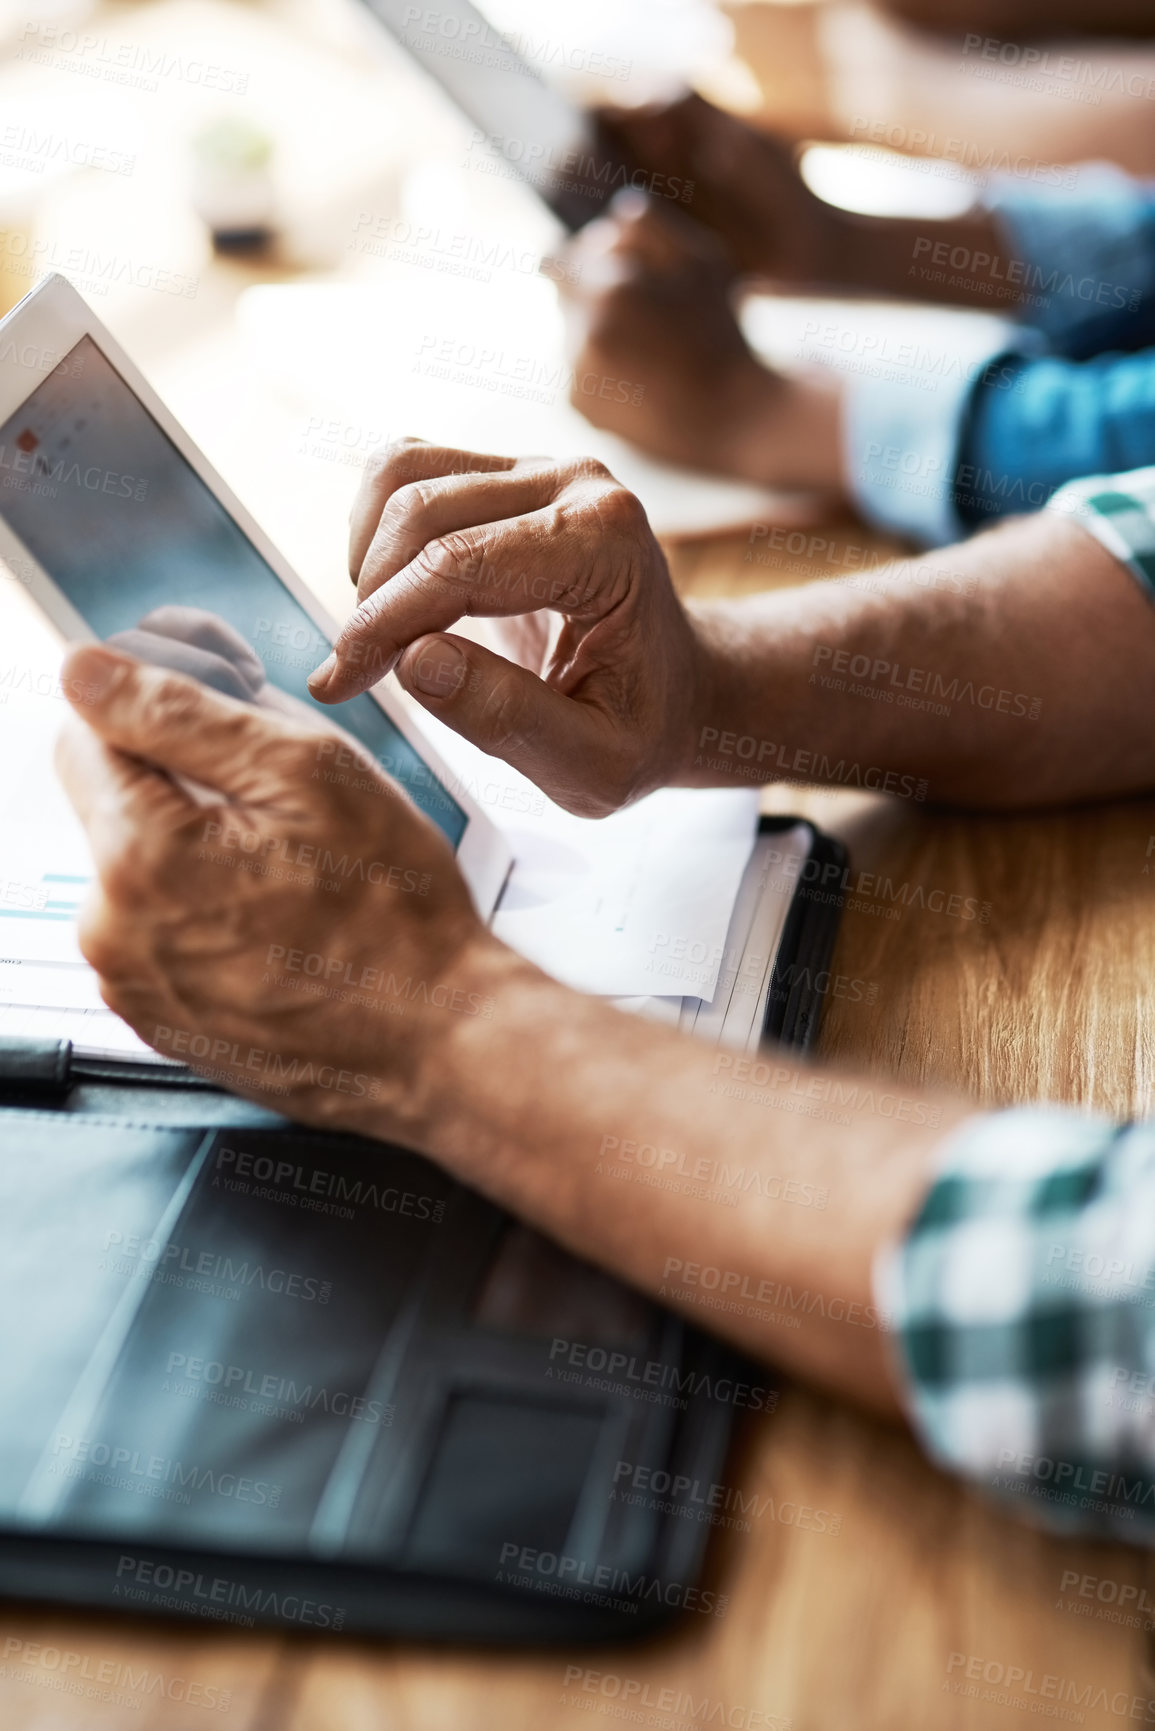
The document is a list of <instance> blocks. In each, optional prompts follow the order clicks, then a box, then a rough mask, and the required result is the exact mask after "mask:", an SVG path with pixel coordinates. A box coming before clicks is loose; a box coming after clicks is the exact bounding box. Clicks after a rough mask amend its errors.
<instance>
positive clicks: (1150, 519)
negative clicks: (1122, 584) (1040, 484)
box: [1047, 469, 1155, 601]
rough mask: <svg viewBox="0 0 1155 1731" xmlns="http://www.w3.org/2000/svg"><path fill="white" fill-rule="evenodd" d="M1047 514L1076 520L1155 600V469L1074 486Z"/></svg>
mask: <svg viewBox="0 0 1155 1731" xmlns="http://www.w3.org/2000/svg"><path fill="white" fill-rule="evenodd" d="M1047 510H1048V511H1058V512H1060V513H1061V514H1062V515H1064V516H1069V517H1072V518H1074V520H1075V521H1076V522H1077V523H1079V524H1081V525H1082V527H1083V528H1084V529H1086V530H1087V531H1088V533H1089V534H1091V535H1094V537H1095V539H1096V540H1097V541H1101V542H1102V544H1103V546H1104V547H1106V549H1107V551H1108V552H1109V553H1113V554H1114V555H1115V557H1116V559H1121V560H1122V562H1123V564H1124V565H1126V567H1127V569H1128V570H1129V571H1130V572H1131V573H1132V574H1133V575H1134V576H1135V577H1137V578H1138V579H1139V582H1140V583H1141V584H1142V585H1143V587H1144V589H1145V590H1146V592H1147V594H1148V595H1149V596H1150V597H1151V599H1152V600H1153V601H1155V469H1133V470H1132V471H1131V473H1130V474H1128V475H1090V476H1088V477H1087V478H1086V479H1084V480H1081V481H1072V482H1070V483H1069V484H1068V485H1067V486H1066V487H1063V488H1061V489H1060V491H1059V492H1057V493H1056V494H1055V495H1054V497H1053V498H1052V499H1051V500H1050V502H1049V503H1048V505H1047Z"/></svg>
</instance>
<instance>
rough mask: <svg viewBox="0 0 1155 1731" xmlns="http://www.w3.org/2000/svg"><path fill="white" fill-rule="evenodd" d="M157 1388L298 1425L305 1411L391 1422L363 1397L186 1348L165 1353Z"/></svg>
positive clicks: (387, 1411) (388, 1412)
mask: <svg viewBox="0 0 1155 1731" xmlns="http://www.w3.org/2000/svg"><path fill="white" fill-rule="evenodd" d="M165 1373H166V1375H165V1380H164V1383H163V1385H162V1392H164V1393H166V1394H182V1395H183V1394H191V1395H194V1396H199V1397H201V1398H207V1399H211V1400H213V1401H214V1402H215V1403H216V1404H217V1405H220V1406H230V1407H239V1408H240V1409H241V1410H242V1411H247V1412H255V1413H263V1414H265V1416H267V1417H271V1418H290V1419H292V1420H293V1421H294V1422H295V1423H298V1424H299V1423H301V1422H302V1421H303V1419H304V1415H305V1413H306V1412H327V1413H332V1414H333V1415H334V1416H335V1417H337V1418H353V1419H361V1420H362V1421H363V1422H364V1423H366V1424H386V1425H387V1424H391V1423H392V1422H393V1408H392V1407H391V1406H388V1405H385V1404H384V1403H383V1402H381V1401H379V1400H367V1399H366V1398H365V1396H364V1395H360V1394H356V1395H351V1394H347V1393H345V1392H344V1391H343V1390H341V1389H329V1388H327V1387H326V1386H325V1384H324V1383H321V1384H319V1385H318V1386H314V1385H313V1383H311V1382H307V1383H304V1384H302V1383H298V1382H295V1381H294V1380H293V1379H292V1377H287V1376H276V1375H275V1374H266V1375H261V1374H259V1373H258V1372H256V1371H253V1370H250V1369H248V1368H246V1366H244V1365H242V1364H225V1363H223V1362H222V1360H220V1359H205V1358H199V1357H197V1356H196V1355H192V1356H190V1355H189V1354H188V1353H187V1352H170V1353H169V1355H168V1358H167V1360H166V1361H165Z"/></svg>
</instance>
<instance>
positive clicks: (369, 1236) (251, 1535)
mask: <svg viewBox="0 0 1155 1731" xmlns="http://www.w3.org/2000/svg"><path fill="white" fill-rule="evenodd" d="M814 857H815V858H816V859H817V860H819V861H820V862H825V864H826V865H828V866H829V865H833V866H837V864H838V862H839V860H840V858H841V855H840V850H838V848H837V846H836V844H834V843H830V842H828V841H827V840H826V839H825V838H823V837H821V836H818V835H817V833H816V834H815V838H814ZM837 876H838V873H837V871H836V870H834V871H830V870H827V871H825V874H824V879H823V881H824V882H825V883H826V884H829V883H830V882H832V881H835V880H836V879H837ZM837 901H838V898H837V894H836V893H834V892H831V891H830V890H829V888H827V889H825V890H824V892H823V894H822V895H821V896H814V897H810V896H808V895H807V893H806V886H805V883H801V884H800V887H799V891H798V893H797V894H796V896H795V905H794V906H793V907H792V910H791V914H790V918H789V919H788V921H787V927H786V931H785V933H784V934H783V937H782V941H781V944H780V946H779V953H778V957H777V960H776V962H775V976H774V989H772V990H771V992H770V995H769V1000H768V1010H767V1018H766V1020H767V1026H768V1031H769V1033H770V1034H772V1035H773V1036H774V1037H775V1038H776V1039H779V1040H784V1041H785V1042H786V1043H788V1044H792V1045H794V1046H796V1047H801V1046H805V1045H808V1044H810V1043H811V1041H812V1039H813V1036H814V1033H815V1029H816V1025H817V1017H818V1009H819V1007H820V1005H821V1003H822V998H823V993H822V986H821V977H820V976H821V971H822V970H823V969H824V968H825V966H826V964H827V962H828V961H829V955H830V949H831V946H832V943H833V936H834V930H835V925H836V920H837V912H838V907H837ZM546 1085H547V1083H546V1082H545V1081H544V1080H543V1086H546ZM645 1199H646V1191H645V1188H644V1187H643V1186H641V1185H633V1186H628V1187H626V1186H623V1192H622V1194H621V1196H620V1197H618V1198H615V1205H617V1206H624V1207H633V1208H643V1207H644V1206H645ZM0 1293H2V1299H3V1302H2V1308H0V1314H2V1316H3V1323H2V1325H0V1415H2V1416H0V1595H3V1596H5V1597H10V1598H18V1599H21V1600H26V1601H30V1600H38V1601H47V1602H58V1603H67V1604H71V1605H79V1606H91V1607H99V1608H101V1609H104V1610H111V1609H119V1610H122V1611H124V1612H125V1613H128V1614H132V1615H140V1614H152V1615H158V1616H169V1617H178V1618H192V1619H197V1620H198V1621H200V1622H202V1623H204V1622H212V1623H214V1624H217V1625H220V1626H221V1627H226V1626H239V1627H249V1626H259V1625H279V1626H282V1627H287V1628H291V1629H298V1630H302V1631H305V1632H313V1633H322V1634H334V1633H337V1632H356V1633H359V1634H366V1633H370V1634H379V1635H403V1636H412V1637H422V1638H442V1639H451V1640H471V1641H492V1642H542V1641H574V1640H591V1641H592V1640H603V1639H607V1638H611V1637H620V1636H629V1635H631V1634H636V1633H641V1632H642V1631H645V1630H650V1629H653V1628H654V1627H655V1626H656V1625H658V1624H659V1623H661V1622H664V1621H666V1620H668V1619H670V1618H673V1617H675V1616H678V1615H679V1614H682V1613H685V1612H693V1611H710V1610H714V1611H716V1610H718V1609H720V1608H722V1603H723V1601H722V1600H721V1598H720V1593H721V1591H722V1589H720V1588H719V1587H718V1585H717V1584H716V1583H715V1582H713V1581H712V1579H711V1578H710V1576H709V1574H708V1573H704V1559H705V1554H706V1550H707V1545H708V1541H709V1539H710V1536H711V1534H712V1533H713V1532H716V1531H717V1530H718V1529H719V1528H721V1527H723V1526H725V1525H726V1524H727V1522H728V1520H729V1519H730V1501H732V1498H731V1493H730V1491H729V1490H728V1489H727V1479H726V1466H725V1462H726V1454H727V1449H728V1446H729V1444H730V1440H731V1436H732V1433H733V1431H734V1428H735V1425H736V1424H737V1423H738V1422H739V1421H740V1420H742V1419H744V1418H748V1420H749V1422H751V1423H766V1422H772V1421H771V1420H770V1418H769V1415H770V1413H771V1412H772V1410H773V1406H774V1401H775V1396H774V1391H773V1383H772V1377H771V1375H770V1373H768V1372H767V1371H766V1370H765V1368H759V1367H757V1366H754V1365H751V1364H749V1363H748V1362H745V1361H743V1360H742V1359H740V1358H739V1357H738V1356H737V1355H736V1354H734V1353H732V1352H730V1351H729V1350H728V1349H726V1348H724V1347H723V1346H721V1345H720V1344H718V1343H717V1342H715V1341H713V1340H712V1339H711V1338H709V1337H708V1336H707V1335H705V1334H702V1333H700V1332H698V1331H697V1330H695V1329H694V1328H691V1327H689V1326H688V1325H687V1324H686V1323H685V1322H683V1321H681V1320H679V1319H678V1318H676V1317H675V1316H673V1315H671V1314H670V1313H669V1312H667V1311H665V1310H664V1309H663V1308H662V1307H661V1306H660V1305H658V1304H656V1303H653V1302H651V1301H650V1300H648V1299H646V1298H644V1297H642V1296H640V1295H639V1294H638V1293H636V1292H634V1291H632V1290H631V1289H630V1288H629V1287H627V1286H625V1285H623V1284H621V1283H620V1282H618V1281H616V1280H613V1279H611V1278H609V1277H608V1276H606V1275H604V1274H602V1273H600V1272H598V1271H597V1270H596V1269H594V1268H592V1267H590V1266H588V1265H586V1264H584V1263H582V1262H579V1261H577V1260H575V1259H574V1258H573V1257H571V1256H569V1255H568V1254H566V1253H565V1252H564V1251H562V1250H561V1249H559V1248H558V1247H556V1246H554V1245H552V1244H551V1243H549V1242H547V1241H546V1240H545V1239H544V1238H542V1237H540V1236H539V1235H538V1234H536V1233H535V1232H532V1231H530V1230H529V1229H528V1228H526V1227H525V1226H523V1225H522V1224H520V1223H518V1222H517V1221H515V1220H513V1219H511V1218H510V1217H509V1216H507V1215H505V1214H503V1213H502V1212H501V1211H500V1210H499V1209H497V1208H495V1207H493V1206H491V1205H490V1204H489V1203H488V1202H486V1201H484V1200H482V1199H481V1198H480V1197H479V1196H477V1195H475V1194H474V1193H472V1192H471V1191H470V1190H468V1189H466V1188H464V1187H463V1186H462V1185H460V1184H458V1183H456V1182H455V1181H454V1180H452V1179H451V1178H449V1177H448V1176H446V1174H445V1173H443V1172H442V1171H441V1170H440V1169H439V1168H438V1167H437V1166H436V1165H434V1164H433V1163H432V1162H430V1161H429V1160H426V1159H424V1158H421V1157H419V1156H417V1155H414V1154H412V1153H409V1152H406V1151H405V1150H403V1149H400V1148H395V1147H390V1146H386V1145H383V1144H381V1143H377V1142H370V1141H366V1140H361V1139H358V1138H355V1137H346V1136H339V1135H331V1134H321V1133H316V1132H313V1131H311V1130H308V1129H304V1128H302V1127H300V1126H297V1125H293V1124H290V1123H288V1122H286V1121H285V1120H283V1119H281V1118H278V1117H277V1116H276V1115H274V1114H273V1113H271V1112H268V1111H266V1110H264V1109H263V1108H260V1107H256V1106H253V1105H249V1104H247V1103H246V1102H244V1101H241V1100H238V1099H235V1098H233V1097H231V1096H229V1095H227V1094H224V1093H221V1092H219V1091H217V1090H216V1089H214V1088H212V1087H210V1086H208V1085H207V1084H205V1083H203V1082H201V1081H199V1080H198V1079H197V1078H196V1077H194V1076H192V1075H191V1074H189V1073H187V1072H179V1071H171V1070H170V1071H165V1072H157V1071H155V1070H150V1069H149V1068H148V1067H146V1066H133V1065H131V1064H120V1063H116V1062H112V1061H106V1060H95V1059H88V1060H85V1059H84V1058H83V1057H81V1056H79V1055H78V1054H76V1053H74V1052H72V1051H71V1050H70V1049H69V1048H68V1046H67V1044H66V1043H63V1042H62V1043H59V1044H45V1045H41V1046H36V1045H32V1044H26V1043H23V1042H16V1041H11V1042H8V1043H7V1044H6V1045H5V1046H4V1049H3V1051H0ZM728 1499H729V1500H728Z"/></svg>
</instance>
